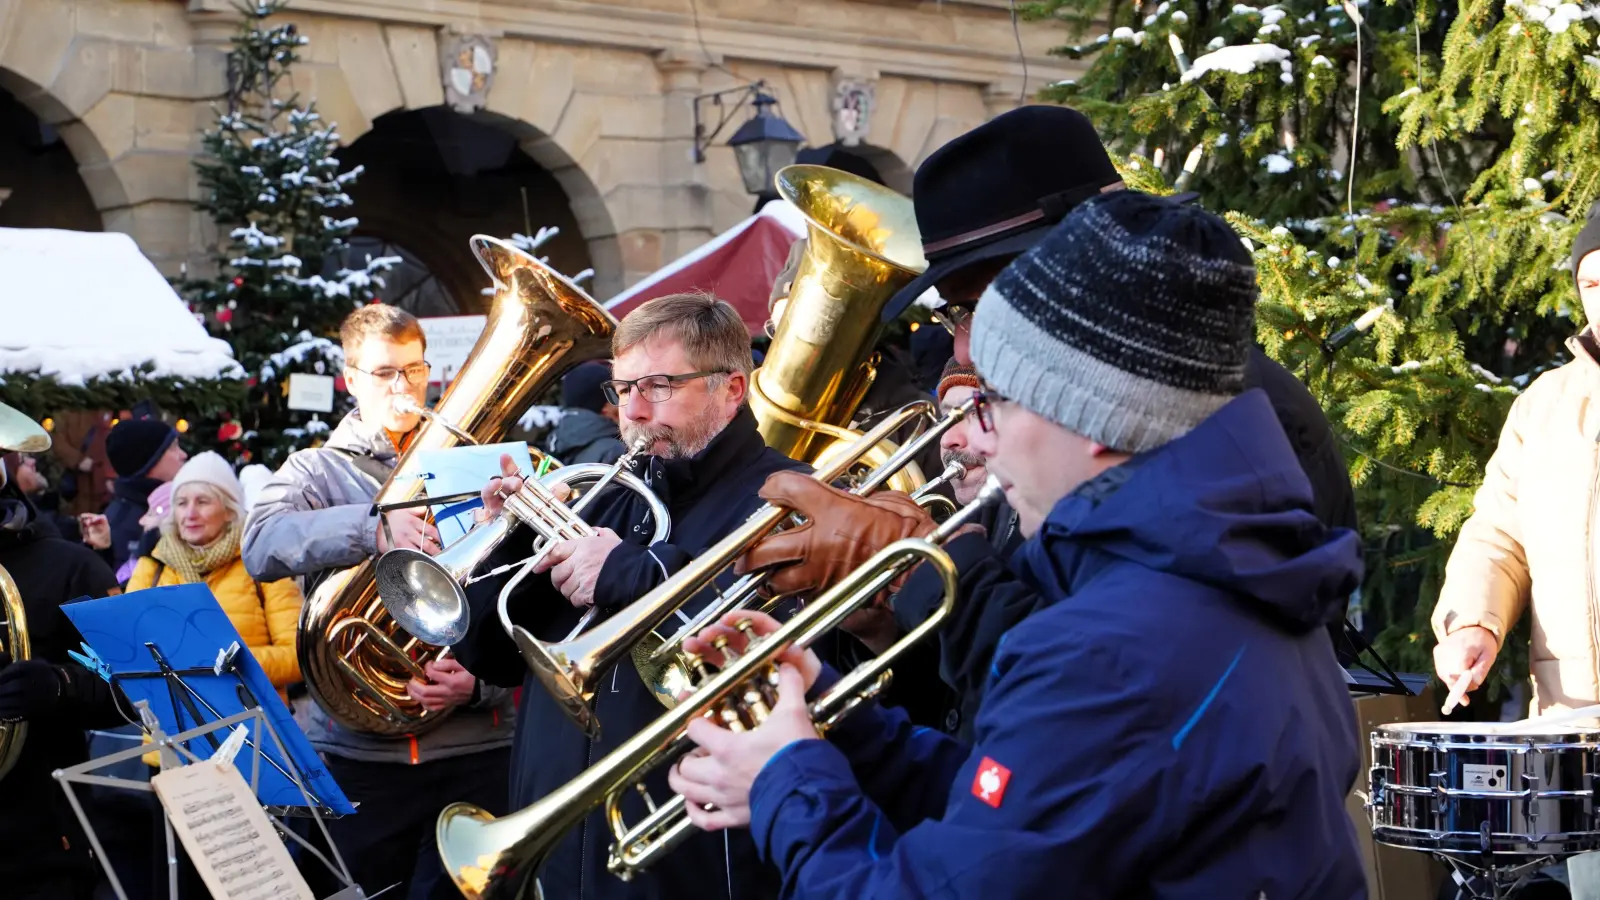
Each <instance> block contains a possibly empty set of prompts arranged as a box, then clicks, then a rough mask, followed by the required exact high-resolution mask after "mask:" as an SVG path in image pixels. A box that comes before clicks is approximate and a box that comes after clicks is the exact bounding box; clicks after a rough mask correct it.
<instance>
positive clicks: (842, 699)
mask: <svg viewBox="0 0 1600 900" xmlns="http://www.w3.org/2000/svg"><path fill="white" fill-rule="evenodd" d="M999 496H1000V488H999V484H998V483H997V482H996V481H995V480H994V479H993V478H991V479H990V480H989V482H988V483H987V484H986V485H985V486H984V489H983V491H982V492H981V493H980V494H979V497H978V499H976V500H974V501H973V502H972V503H970V504H968V505H967V506H966V507H964V508H963V509H962V510H960V511H959V512H958V513H957V514H956V515H955V516H952V517H951V518H950V519H949V520H948V521H946V522H945V523H944V524H943V525H941V526H939V528H938V529H937V530H936V531H935V532H934V533H933V534H931V535H929V536H928V537H927V538H926V539H920V538H910V539H907V540H903V541H897V542H895V543H894V544H891V545H889V546H888V547H886V548H884V550H883V551H881V552H879V553H878V554H877V555H876V556H874V557H872V559H870V560H868V561H867V562H866V563H865V564H864V565H863V566H862V567H861V568H859V569H857V570H856V571H854V572H852V573H850V574H849V575H848V576H846V577H845V579H844V580H843V581H842V582H840V583H839V584H838V585H835V586H834V587H832V588H830V589H829V590H827V591H826V592H824V593H823V594H822V595H821V596H819V597H817V598H816V599H815V600H813V601H811V602H810V603H808V604H806V606H805V608H804V609H802V610H801V611H800V612H799V613H798V614H796V615H795V617H794V618H792V619H790V620H789V621H788V622H786V623H784V624H783V625H782V626H781V627H780V628H779V629H778V630H777V631H775V632H773V633H772V634H770V635H768V636H766V637H756V636H754V635H752V634H751V633H750V630H749V627H748V624H746V625H745V627H744V628H742V629H741V630H742V631H744V632H745V634H746V636H747V637H748V638H750V642H749V645H748V646H747V647H746V648H745V651H744V654H743V655H742V656H737V657H733V656H731V654H730V658H729V659H728V660H727V662H726V664H725V665H724V666H723V668H722V670H721V671H719V672H717V673H716V674H714V675H707V676H706V677H705V678H704V680H703V681H701V682H700V683H699V684H698V685H696V686H695V687H694V688H693V695H692V696H691V697H690V698H688V699H687V700H685V701H684V702H682V703H680V704H678V706H676V707H675V708H673V709H672V710H670V711H668V712H666V713H665V714H663V715H662V716H661V717H660V718H659V719H657V720H656V721H655V722H654V723H652V724H651V725H650V726H649V727H647V728H645V729H644V730H642V731H640V732H639V733H638V734H636V735H634V736H633V737H632V738H629V739H628V740H627V741H626V742H624V743H623V744H622V745H621V746H619V747H618V748H617V749H616V750H614V751H612V752H611V753H610V754H609V755H607V756H606V757H605V758H604V759H602V760H600V761H599V762H598V763H596V764H594V765H592V766H590V767H589V768H588V769H586V770H584V772H583V773H582V774H581V775H579V776H578V777H577V778H575V779H573V780H572V781H570V782H568V783H567V784H566V785H564V786H562V787H561V788H559V789H557V790H556V791H554V792H553V793H551V794H550V795H549V796H547V797H545V798H544V799H543V800H540V801H538V802H537V803H534V804H533V805H532V806H529V807H527V808H525V809H523V810H521V811H519V812H515V813H512V814H511V815H509V816H502V817H500V818H498V819H497V818H495V817H494V816H491V815H490V814H488V813H487V812H485V811H484V810H482V809H480V808H478V807H476V806H472V805H470V804H465V803H455V804H451V805H450V806H449V807H446V808H445V810H444V812H443V813H441V814H440V816H439V824H438V828H437V830H436V832H435V834H436V839H437V843H438V846H439V856H440V858H441V859H442V860H443V862H444V869H445V871H446V872H448V873H449V875H450V877H451V879H453V880H454V881H455V883H456V887H457V888H459V889H460V890H461V892H462V894H464V895H465V896H467V897H468V898H471V900H516V898H523V897H529V896H537V895H538V893H539V889H538V880H537V875H538V870H539V867H540V865H542V864H543V862H544V859H545V857H546V856H548V855H549V853H550V851H551V850H552V849H554V847H555V846H556V845H557V844H558V843H559V842H560V841H561V839H562V837H563V836H565V834H566V833H567V831H568V830H570V829H571V828H573V827H574V826H576V825H577V824H578V823H580V822H582V821H583V819H584V818H585V817H586V816H587V815H588V814H589V812H590V810H592V809H594V808H595V807H596V806H599V805H600V804H602V803H604V804H605V805H606V813H607V819H608V820H609V821H610V823H611V828H612V831H613V834H614V836H615V837H616V840H617V843H616V844H615V845H614V846H613V847H612V852H611V860H610V863H609V867H610V869H611V871H612V872H613V873H614V874H616V875H617V876H618V877H620V878H623V879H624V880H626V879H629V878H631V877H632V876H633V875H634V874H636V873H638V872H640V871H643V870H644V869H645V868H646V867H647V866H649V865H650V864H651V863H653V862H654V861H655V860H656V859H658V858H660V857H661V856H662V855H664V854H666V853H667V852H669V851H670V850H672V848H674V847H676V846H677V845H678V844H679V843H681V842H682V841H683V839H684V838H685V837H687V836H688V835H689V834H690V833H691V829H693V828H694V825H693V823H691V822H690V821H689V819H688V817H687V815H685V813H684V801H683V798H682V797H681V796H674V797H673V798H672V799H671V800H670V801H668V802H667V803H665V804H662V805H661V806H660V807H658V808H656V809H655V811H654V812H652V813H651V814H650V815H649V816H647V817H646V818H645V819H644V820H643V821H642V822H640V823H639V824H638V825H637V826H634V827H632V828H629V827H628V826H627V824H626V823H625V822H624V821H623V819H622V814H621V810H620V805H619V804H620V801H621V798H622V797H623V796H625V795H626V794H628V793H630V792H631V791H632V789H633V788H634V786H635V785H637V784H640V783H642V780H643V778H644V776H645V773H647V772H649V771H651V770H653V769H655V768H658V767H659V766H663V765H669V764H671V763H672V762H673V761H675V760H676V759H677V758H678V757H679V756H681V755H682V754H683V753H684V752H686V751H687V750H689V749H690V746H691V744H690V742H689V741H688V739H687V738H685V737H684V734H683V732H684V729H685V728H687V727H688V724H689V723H690V722H692V721H694V720H695V719H697V718H700V717H701V716H706V715H714V716H717V717H719V718H720V719H724V720H728V719H730V718H731V719H732V720H736V721H739V722H741V723H742V724H745V725H747V726H754V725H756V724H759V723H760V721H761V719H762V718H763V717H764V715H765V711H766V710H767V709H769V708H770V706H771V703H772V701H773V693H772V687H771V686H772V685H773V683H774V681H775V678H776V671H777V670H776V660H777V658H778V656H779V655H780V654H781V653H782V652H783V651H784V650H785V649H786V648H788V647H790V646H796V647H807V646H810V645H811V644H812V643H813V642H815V641H816V640H817V639H818V638H819V637H821V636H822V635H824V634H826V633H827V632H829V631H831V630H832V629H834V628H836V627H838V626H839V625H840V623H842V622H843V621H844V620H845V619H846V618H848V617H849V616H850V614H851V613H854V612H855V611H856V610H857V609H860V608H861V607H863V606H864V605H866V604H867V603H870V602H871V600H872V598H873V597H874V596H876V595H877V594H878V593H879V592H880V591H882V590H883V589H884V588H886V587H888V586H889V585H890V584H891V583H893V582H894V581H895V580H896V579H897V578H899V577H900V576H901V575H903V574H905V573H906V572H909V571H910V570H911V568H912V567H914V566H916V565H918V564H919V563H922V562H927V563H928V564H929V565H931V566H933V567H934V569H935V571H937V572H938V573H939V577H940V580H941V582H942V587H943V593H944V599H943V602H942V603H941V604H940V605H939V606H938V608H936V609H935V610H934V612H933V615H932V616H930V617H929V618H928V619H927V620H926V621H924V622H923V623H922V624H920V625H918V626H917V627H916V628H915V629H913V630H912V631H911V632H910V633H908V634H906V635H905V636H904V637H902V638H901V639H900V640H899V641H897V642H896V643H895V644H894V645H893V646H891V647H890V648H889V649H888V650H887V651H885V652H884V653H883V654H882V655H880V656H879V657H878V658H876V659H874V660H872V661H870V662H868V663H866V664H864V665H862V666H861V667H859V668H857V669H856V670H855V671H853V672H851V673H850V674H848V675H846V676H845V677H844V678H842V679H841V680H840V681H839V682H838V683H837V684H836V685H834V686H833V688H831V689H830V690H829V691H828V692H827V693H826V694H824V695H823V696H822V697H821V698H819V699H818V700H817V701H816V702H815V703H813V704H812V706H811V714H812V718H813V719H815V720H816V721H817V723H818V726H819V728H822V729H826V728H827V727H829V726H831V725H832V724H833V723H835V722H837V721H838V720H839V719H841V718H843V717H844V716H845V715H846V714H848V713H849V712H850V711H851V710H853V709H855V708H856V707H857V706H859V705H860V704H861V703H862V702H863V701H865V700H868V699H870V698H871V697H873V696H875V695H877V694H878V693H879V692H880V691H882V690H883V688H884V687H885V686H886V685H887V684H888V681H889V675H890V673H889V666H890V664H891V663H892V662H893V661H894V660H895V659H896V658H898V657H899V656H900V655H901V654H903V653H904V652H905V651H906V650H908V649H909V648H910V647H911V646H912V645H914V644H916V643H917V642H918V641H921V640H923V639H925V638H927V637H929V636H931V635H932V634H934V633H935V632H936V631H937V630H938V629H939V628H940V626H942V625H943V623H944V620H945V619H946V618H947V617H948V616H949V615H950V612H951V610H952V609H953V608H954V606H955V601H956V593H957V583H956V580H957V572H956V567H955V563H954V562H953V561H952V560H951V559H950V557H949V555H948V554H946V553H945V552H944V551H943V550H941V549H940V548H939V546H938V545H939V544H941V543H942V542H944V541H945V540H948V539H949V538H950V537H951V536H952V535H953V534H955V532H956V531H957V530H958V529H959V528H960V527H961V526H962V525H964V524H965V523H966V522H967V521H968V520H969V519H970V518H971V517H972V516H973V515H975V514H976V513H977V512H978V511H979V510H980V509H982V508H983V507H984V506H986V505H988V504H990V503H993V502H994V501H995V500H997V499H998V498H999ZM697 668H699V669H700V670H701V671H702V672H703V671H704V670H703V667H699V666H697Z"/></svg>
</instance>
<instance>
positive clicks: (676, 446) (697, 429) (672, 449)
mask: <svg viewBox="0 0 1600 900" xmlns="http://www.w3.org/2000/svg"><path fill="white" fill-rule="evenodd" d="M721 430H722V427H721V424H720V423H718V422H717V420H716V417H715V416H714V415H713V405H712V404H707V405H706V408H705V410H704V411H703V412H702V413H701V414H700V415H699V416H696V417H695V418H694V419H693V420H692V421H691V422H690V423H689V424H687V425H685V426H684V427H683V428H673V427H672V426H671V425H660V424H655V423H650V422H634V421H631V420H628V419H623V420H622V424H621V431H622V443H624V444H626V445H627V446H629V447H633V446H636V445H637V444H638V443H639V442H640V441H644V442H645V447H646V451H647V452H649V451H650V450H653V449H654V448H655V446H656V443H657V442H664V443H665V444H666V445H667V448H666V452H665V453H661V454H658V455H659V456H660V457H661V458H662V459H687V458H689V457H691V456H694V455H695V454H697V453H699V452H700V451H702V450H704V449H705V448H706V447H708V446H710V444H711V440H712V439H713V438H715V437H716V436H717V432H719V431H721Z"/></svg>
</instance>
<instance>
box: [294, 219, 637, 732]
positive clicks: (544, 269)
mask: <svg viewBox="0 0 1600 900" xmlns="http://www.w3.org/2000/svg"><path fill="white" fill-rule="evenodd" d="M471 246H472V252H473V254H474V255H476V256H477V258H478V262H479V263H481V264H482V265H483V268H484V270H485V271H487V272H488V273H489V275H490V277H491V278H493V279H494V285H495V298H494V305H493V307H492V308H491V309H490V311H489V316H488V321H487V322H486V323H485V324H484V329H483V334H482V335H480V336H479V337H478V342H477V343H476V344H474V345H473V348H472V353H471V354H470V355H469V356H468V357H467V362H466V364H465V365H464V366H462V368H461V371H460V373H458V374H457V375H456V378H455V380H454V381H453V382H452V383H451V385H450V389H449V390H448V391H446V392H445V395H444V397H443V398H442V399H440V401H439V403H438V405H437V407H436V408H435V409H434V411H433V413H434V414H433V415H432V416H429V417H425V421H424V423H423V424H422V425H421V426H420V429H419V430H418V432H417V435H416V437H415V438H413V439H412V441H411V446H410V447H409V448H407V450H406V452H405V454H404V455H402V456H401V457H400V460H399V462H398V463H397V464H396V466H395V470H394V472H393V473H392V474H391V475H390V476H389V480H388V481H387V482H385V483H384V485H383V487H382V488H381V489H379V491H378V495H377V497H375V498H374V501H373V502H374V503H375V504H390V503H396V502H400V501H404V500H409V499H412V498H414V497H416V496H418V495H419V494H420V492H421V489H422V484H421V480H420V479H417V478H414V477H411V475H412V469H413V468H414V467H415V463H414V462H413V460H414V459H415V458H416V455H417V454H418V453H419V452H421V451H424V450H437V449H442V448H447V447H452V446H455V445H457V444H459V443H462V441H461V438H460V437H459V436H458V434H465V435H468V436H470V437H472V438H473V439H475V440H478V441H480V442H484V443H487V442H490V441H493V440H497V439H499V438H500V436H502V435H504V434H505V433H506V431H507V430H508V429H509V428H510V426H511V425H512V423H514V422H515V421H516V420H517V418H518V417H520V416H521V415H522V413H523V411H524V410H526V409H527V407H528V405H529V404H530V403H531V402H532V400H533V398H534V397H536V396H537V395H538V394H539V393H541V392H542V391H544V390H545V389H546V388H548V387H549V386H550V385H552V384H554V383H555V381H556V380H557V379H558V378H560V377H561V376H562V375H563V374H564V373H565V372H566V371H567V370H568V369H570V368H572V367H573V366H576V365H578V364H579V363H582V362H587V361H589V360H592V359H603V358H606V357H608V356H610V355H611V335H612V332H613V331H615V330H616V326H617V320H616V319H615V318H613V317H612V316H611V314H610V313H608V312H606V311H605V309H604V308H603V307H601V306H600V305H599V304H598V303H596V302H595V301H594V300H593V299H591V298H590V297H589V295H588V294H586V293H584V292H583V291H582V290H581V289H580V288H578V287H577V286H576V285H574V284H572V282H570V281H568V280H567V279H566V278H564V277H562V276H561V274H560V273H558V272H556V271H555V270H554V269H551V268H550V267H549V266H547V265H545V264H543V263H541V262H539V261H538V260H537V259H534V258H533V257H532V256H529V255H528V254H526V253H524V252H523V251H521V250H518V249H517V248H515V247H513V246H511V245H509V244H507V243H505V242H503V241H500V240H497V239H495V238H492V237H487V236H485V235H476V236H474V237H473V238H472V242H471ZM445 423H449V426H450V427H446V424H445ZM452 431H456V432H458V433H457V434H453V433H452ZM375 568H376V566H375V561H374V560H370V559H369V560H367V561H365V562H363V563H361V564H360V565H358V566H355V567H352V568H349V569H343V570H341V571H339V572H336V573H334V574H333V575H332V576H330V577H329V578H327V579H325V580H324V581H323V582H322V583H321V584H320V585H318V586H317V588H316V590H314V591H313V592H312V594H311V596H310V597H309V598H308V599H307V600H306V604H305V606H304V607H303V609H302V610H301V613H300V627H299V635H298V638H299V656H300V670H301V672H302V673H303V674H304V676H305V681H306V687H307V689H308V690H309V691H310V693H311V696H312V698H313V699H314V700H315V701H316V703H317V705H318V706H320V707H322V709H323V710H324V711H325V712H327V714H328V715H329V716H330V717H331V718H333V720H334V721H336V722H338V723H339V724H340V725H342V726H344V727H346V728H349V729H352V730H354V731H361V732H367V733H370V734H378V735H385V736H400V735H404V734H418V733H421V732H424V731H428V730H430V729H432V728H434V727H435V726H437V725H438V724H439V723H440V722H442V721H443V720H444V718H445V716H447V715H448V714H449V713H448V711H446V712H443V713H437V712H429V711H427V710H425V709H423V708H422V706H421V704H419V703H417V702H416V701H415V700H413V699H411V697H410V695H408V694H407V693H406V683H407V682H408V681H410V680H411V679H412V678H421V677H422V676H423V669H422V666H423V663H424V662H426V661H428V660H432V659H436V658H437V657H438V655H439V653H440V652H441V649H442V648H439V647H436V646H432V645H430V644H426V643H424V642H422V641H420V640H418V639H417V638H415V637H413V636H411V635H409V634H407V633H406V632H405V631H403V630H402V629H400V628H399V626H397V625H396V624H395V623H394V622H393V621H392V620H390V618H389V615H388V613H387V612H386V611H385V610H384V608H383V604H382V602H381V601H380V599H379V597H378V591H377V587H376V584H375V581H374V572H375Z"/></svg>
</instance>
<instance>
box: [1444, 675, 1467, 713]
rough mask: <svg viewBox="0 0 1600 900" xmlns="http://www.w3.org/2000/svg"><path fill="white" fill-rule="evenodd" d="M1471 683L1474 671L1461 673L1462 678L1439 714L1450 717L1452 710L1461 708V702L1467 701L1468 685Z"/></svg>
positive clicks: (1453, 688)
mask: <svg viewBox="0 0 1600 900" xmlns="http://www.w3.org/2000/svg"><path fill="white" fill-rule="evenodd" d="M1471 683H1472V670H1471V669H1468V670H1467V671H1465V672H1462V673H1461V677H1460V678H1457V679H1456V683H1455V686H1454V687H1452V688H1451V689H1450V696H1448V697H1446V698H1444V706H1443V708H1441V709H1440V710H1439V714H1440V715H1444V716H1448V715H1450V710H1452V709H1455V708H1456V707H1457V706H1460V705H1461V701H1462V700H1464V699H1466V696H1467V685H1469V684H1471Z"/></svg>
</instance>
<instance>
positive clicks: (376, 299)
mask: <svg viewBox="0 0 1600 900" xmlns="http://www.w3.org/2000/svg"><path fill="white" fill-rule="evenodd" d="M382 302H383V298H382V297H373V298H372V299H371V300H368V301H367V305H368V306H374V305H376V304H379V303H382Z"/></svg>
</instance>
